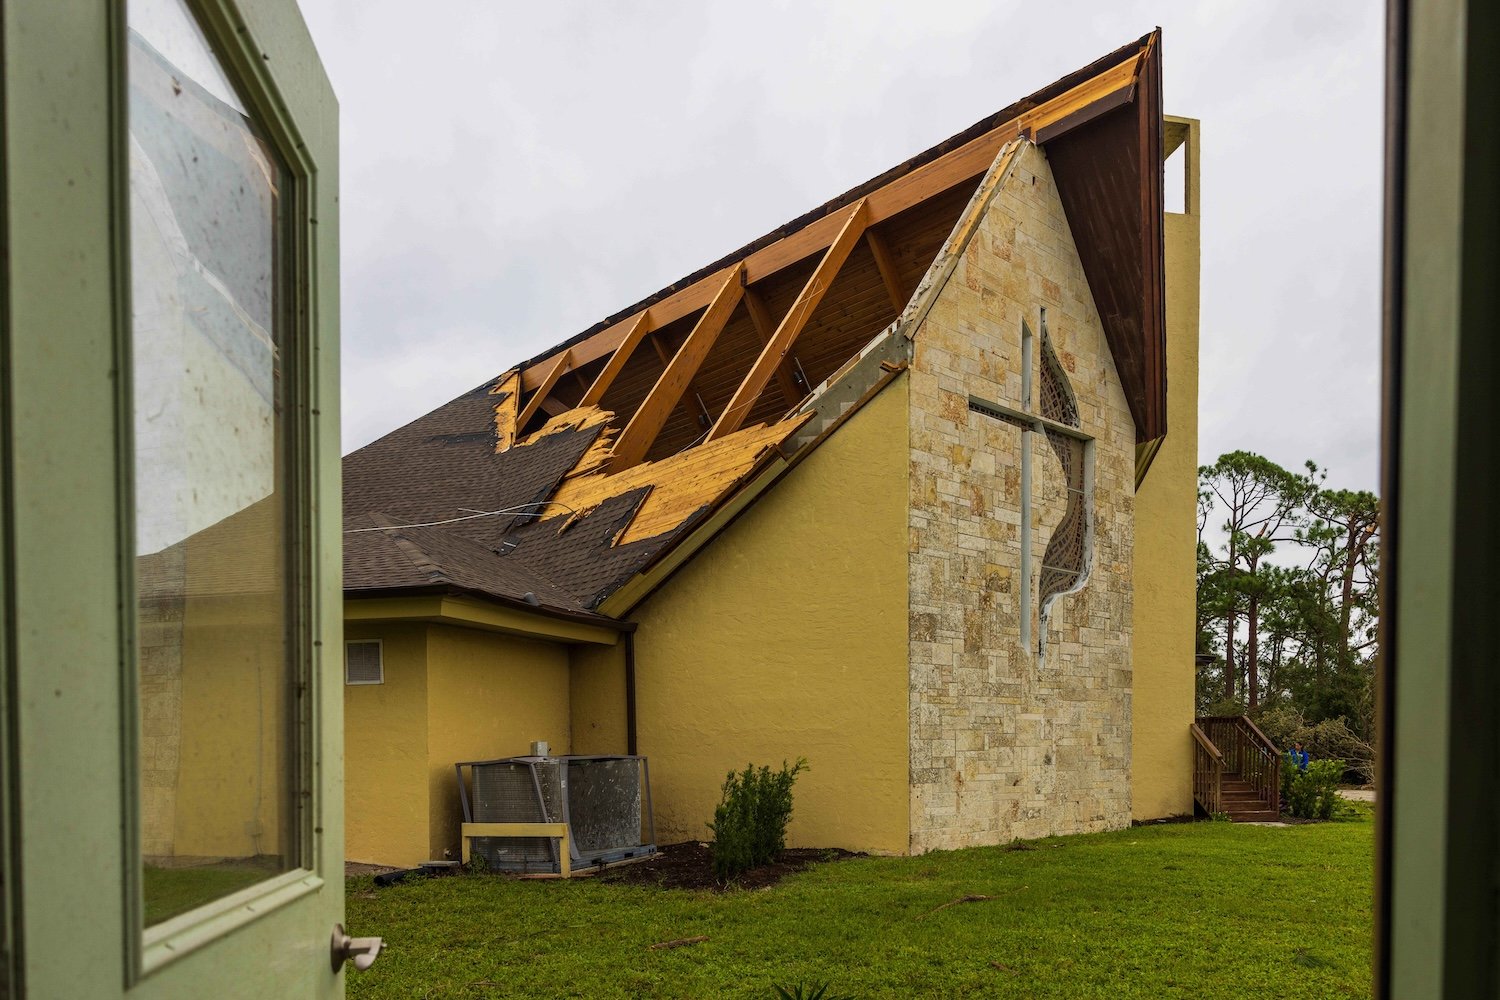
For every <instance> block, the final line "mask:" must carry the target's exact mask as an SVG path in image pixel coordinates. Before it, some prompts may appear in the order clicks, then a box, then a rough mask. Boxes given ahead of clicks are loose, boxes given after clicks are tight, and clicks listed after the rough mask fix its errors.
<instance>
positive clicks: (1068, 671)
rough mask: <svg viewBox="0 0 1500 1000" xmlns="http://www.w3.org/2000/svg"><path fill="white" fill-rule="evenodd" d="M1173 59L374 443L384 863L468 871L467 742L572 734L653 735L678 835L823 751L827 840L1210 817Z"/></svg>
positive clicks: (362, 847)
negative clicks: (1170, 103)
mask: <svg viewBox="0 0 1500 1000" xmlns="http://www.w3.org/2000/svg"><path fill="white" fill-rule="evenodd" d="M1161 74H1162V50H1161V36H1160V33H1159V32H1153V33H1151V34H1149V35H1146V36H1145V37H1143V38H1141V39H1139V40H1138V41H1134V42H1131V43H1130V44H1129V45H1126V46H1125V47H1123V48H1121V49H1119V50H1117V51H1115V52H1112V53H1110V54H1109V55H1107V56H1105V57H1104V58H1102V59H1100V60H1098V61H1096V62H1094V63H1093V64H1091V65H1089V66H1087V67H1084V68H1083V69H1081V70H1079V71H1077V72H1075V73H1073V74H1070V75H1069V76H1067V77H1064V78H1063V79H1061V80H1059V81H1057V82H1056V83H1053V84H1052V85H1050V86H1048V87H1045V88H1043V89H1042V90H1039V91H1037V92H1036V93H1034V94H1032V95H1031V96H1029V97H1026V98H1024V99H1022V100H1020V101H1018V102H1016V103H1014V104H1012V105H1010V106H1009V107H1006V108H1005V109H1003V110H1001V111H999V112H997V113H996V114H994V115H991V116H989V117H988V118H986V119H984V120H983V121H981V122H979V123H977V124H976V125H974V126H973V127H971V128H969V129H968V130H966V131H964V132H962V133H960V134H958V135H956V136H953V137H952V138H950V139H948V140H946V141H944V142H942V143H940V144H938V145H937V146H935V147H933V148H931V149H929V150H927V151H926V152H923V153H920V154H918V155H917V156H915V157H913V158H912V159H910V160H908V161H906V162H905V163H902V164H899V165H898V166H895V167H893V168H892V169H890V170H888V171H886V172H885V173H883V174H881V175H880V176H879V177H876V178H874V179H872V180H870V181H868V182H866V183H864V184H861V185H859V186H858V187H856V188H854V189H853V190H851V191H848V192H846V193H844V194H842V195H839V196H838V197H836V198H833V199H832V200H830V201H828V202H827V203H825V204H823V205H821V206H819V207H818V208H816V209H814V210H812V211H810V212H808V213H807V214H805V215H803V216H801V217H800V218H797V219H795V220H793V221H791V222H789V223H787V224H786V225H783V226H781V227H779V228H777V229H775V230H773V231H772V232H770V233H768V234H767V235H766V236H764V237H762V238H761V239H758V240H756V241H755V242H753V243H751V244H749V245H748V246H745V247H743V248H741V249H739V250H737V251H735V252H734V253H732V254H729V255H728V256H726V257H724V258H722V259H720V260H718V261H715V262H714V263H712V264H709V265H708V266H707V267H704V268H703V269H702V270H700V271H698V272H696V273H694V274H691V275H689V276H687V277H685V278H683V279H682V280H680V281H678V282H675V283H674V284H672V285H670V286H668V287H666V288H664V289H662V290H660V291H658V292H656V293H654V294H652V295H650V296H647V297H646V298H644V299H642V300H641V301H640V302H637V303H635V304H634V305H631V306H630V307H628V308H626V309H623V310H621V311H619V312H618V313H616V314H614V315H612V316H610V317H608V318H606V319H604V320H602V321H600V322H599V323H597V324H595V325H594V326H592V327H591V328H589V329H587V330H585V331H583V332H582V333H580V334H578V335H577V336H574V337H571V338H569V339H567V340H565V341H563V342H561V343H559V344H558V345H557V346H556V347H555V348H552V349H550V350H548V351H546V352H544V353H542V354H540V355H538V356H536V357H534V358H530V359H527V360H526V361H524V362H522V363H520V364H517V365H516V366H515V367H514V368H512V369H511V370H509V371H506V372H504V373H501V374H499V375H497V376H493V377H489V378H486V379H485V380H484V381H483V382H481V383H480V384H478V385H477V386H476V387H475V388H474V389H473V390H472V391H470V392H468V393H465V394H464V395H462V396H460V397H458V398H457V399H454V400H452V401H451V402H449V403H447V404H445V405H443V406H441V407H439V408H438V409H436V410H434V411H433V412H431V413H429V414H427V415H426V416H423V417H421V418H419V419H417V420H415V421H413V422H412V423H410V424H408V425H406V426H404V427H402V428H400V429H398V430H395V431H392V432H391V433H389V434H387V435H386V436H384V437H382V438H380V439H379V440H377V441H375V442H373V443H371V444H369V445H367V446H365V447H363V448H361V449H359V450H358V451H355V452H353V453H351V454H350V455H348V456H346V457H345V459H344V463H343V474H344V485H343V490H344V517H345V525H344V530H345V534H344V566H345V568H344V594H345V629H346V682H347V683H346V686H345V689H344V690H345V699H344V701H345V733H346V744H345V754H346V760H345V774H346V810H347V813H346V823H347V834H346V854H347V856H348V857H349V858H350V859H351V860H356V861H369V862H379V863H386V864H397V865H411V864H416V863H419V862H421V861H422V860H425V859H427V858H441V857H444V856H445V855H447V856H451V857H457V856H458V855H459V848H460V845H459V843H458V834H459V824H460V821H461V815H460V809H459V805H458V797H457V792H456V788H455V781H454V769H453V768H454V764H455V763H456V762H459V761H467V760H476V759H488V758H496V757H505V756H512V755H521V754H526V753H528V752H529V748H530V747H531V745H532V743H533V741H546V742H547V743H548V744H549V745H550V747H551V750H552V752H554V753H574V754H614V753H631V754H641V755H643V756H645V757H646V758H647V759H648V761H649V765H650V777H651V801H652V804H653V810H654V820H655V827H656V836H657V840H658V841H659V842H661V843H671V842H673V841H678V840H688V839H707V838H708V837H709V831H708V829H707V827H706V825H705V824H706V822H707V821H708V820H709V819H710V818H711V817H712V814H713V809H714V806H715V804H716V803H717V802H718V799H719V794H720V786H721V784H722V782H723V780H724V776H725V773H726V772H727V771H729V770H731V769H739V768H743V767H744V766H745V765H746V763H748V762H754V763H756V764H762V763H769V764H772V765H778V764H780V763H781V762H782V761H783V760H795V759H797V758H799V757H805V758H807V760H808V762H809V764H810V769H809V770H808V771H807V772H806V773H804V774H803V775H801V776H800V777H799V779H798V783H797V786H796V800H795V812H794V816H793V821H792V827H791V831H790V834H791V836H790V840H791V842H792V843H793V844H795V845H799V846H817V847H840V848H847V849H852V850H861V851H869V852H876V853H890V854H908V853H921V852H925V851H929V850H935V849H949V848H959V847H969V846H976V845H986V844H1000V843H1006V842H1009V841H1010V840H1012V839H1014V838H1018V837H1019V838H1032V837H1041V836H1047V835H1053V834H1066V833H1078V832H1087V831H1098V830H1108V829H1115V828H1119V827H1122V826H1125V825H1128V824H1129V823H1130V822H1131V821H1132V819H1147V818H1156V817H1162V816H1168V815H1176V814H1183V813H1190V812H1191V811H1192V808H1193V799H1192V788H1191V783H1192V770H1193V756H1192V748H1191V742H1190V736H1189V728H1188V727H1189V725H1190V724H1191V723H1192V721H1193V684H1194V666H1193V652H1194V648H1193V631H1194V613H1193V587H1194V565H1195V564H1194V542H1195V520H1194V514H1195V501H1196V450H1197V423H1196V409H1197V340H1198V183H1197V169H1198V126H1197V123H1196V122H1194V121H1191V120H1188V119H1178V118H1168V117H1166V116H1164V115H1163V112H1162V106H1161V94H1162V88H1161ZM1169 170H1173V171H1176V173H1175V174H1174V178H1173V179H1174V181H1176V183H1175V184H1174V185H1173V187H1174V189H1176V188H1180V189H1181V193H1182V204H1181V205H1180V206H1174V211H1171V212H1168V211H1166V205H1165V203H1164V199H1165V193H1164V192H1165V189H1166V178H1167V175H1168V171H1169ZM1179 208H1180V209H1181V210H1180V211H1179V210H1175V209H1179Z"/></svg>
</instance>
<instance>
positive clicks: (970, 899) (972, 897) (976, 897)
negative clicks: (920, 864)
mask: <svg viewBox="0 0 1500 1000" xmlns="http://www.w3.org/2000/svg"><path fill="white" fill-rule="evenodd" d="M1024 888H1026V886H1024V885H1023V886H1021V889H1024ZM1021 889H1015V890H1013V891H1014V892H1020V891H1021ZM1009 895H1011V893H1009V892H1002V893H1001V894H1000V895H999V896H985V895H982V894H980V893H977V892H971V893H969V894H968V895H967V896H960V897H959V898H958V899H950V900H949V901H948V902H946V903H944V904H943V905H942V906H939V907H937V908H936V909H932V910H928V911H927V912H926V913H924V914H922V915H921V916H919V917H917V919H918V920H926V919H927V918H928V917H930V916H932V915H933V914H934V913H941V912H943V911H944V910H946V909H947V908H948V907H950V906H958V905H960V904H962V903H987V902H989V901H990V900H992V899H999V898H1001V896H1009Z"/></svg>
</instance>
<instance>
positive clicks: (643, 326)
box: [578, 309, 651, 406]
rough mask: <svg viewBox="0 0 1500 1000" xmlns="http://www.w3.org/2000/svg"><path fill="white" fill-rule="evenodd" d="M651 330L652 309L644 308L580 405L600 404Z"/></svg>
mask: <svg viewBox="0 0 1500 1000" xmlns="http://www.w3.org/2000/svg"><path fill="white" fill-rule="evenodd" d="M650 332H651V310H650V309H643V310H641V311H640V312H638V313H636V314H635V322H634V323H632V324H631V326H630V329H629V330H628V331H627V332H626V334H625V339H623V340H621V341H620V346H619V347H617V348H615V352H614V353H613V354H611V355H610V356H609V360H608V361H606V362H604V367H603V368H602V369H600V371H599V374H598V375H596V376H595V377H594V384H593V385H591V386H589V387H588V390H587V391H586V392H584V394H583V398H581V399H580V400H579V401H578V405H579V406H598V405H599V401H600V400H601V399H603V398H604V394H605V393H606V392H608V391H609V387H610V386H611V385H613V384H614V381H615V376H617V375H619V374H620V372H621V371H622V370H623V369H624V367H625V362H627V361H629V360H630V355H631V354H633V353H634V352H635V349H636V347H638V346H639V345H640V342H641V341H642V340H643V339H644V338H645V336H646V335H647V334H648V333H650Z"/></svg>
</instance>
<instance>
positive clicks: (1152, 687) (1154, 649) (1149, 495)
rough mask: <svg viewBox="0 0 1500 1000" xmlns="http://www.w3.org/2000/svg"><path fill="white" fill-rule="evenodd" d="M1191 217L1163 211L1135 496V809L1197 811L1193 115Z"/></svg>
mask: <svg viewBox="0 0 1500 1000" xmlns="http://www.w3.org/2000/svg"><path fill="white" fill-rule="evenodd" d="M1188 143H1189V148H1188V150H1187V152H1188V154H1189V156H1188V161H1187V164H1188V171H1189V177H1188V184H1187V193H1188V197H1187V206H1186V207H1187V209H1188V214H1177V213H1168V215H1167V217H1166V270H1167V275H1166V278H1167V436H1166V440H1165V441H1164V442H1163V443H1162V446H1161V450H1160V451H1159V452H1157V455H1156V459H1155V461H1154V462H1153V463H1152V465H1151V470H1150V472H1149V473H1148V474H1147V475H1146V478H1145V481H1144V482H1142V483H1141V485H1140V488H1139V490H1138V491H1137V493H1136V508H1135V509H1136V529H1135V530H1136V536H1135V537H1136V550H1135V551H1136V565H1135V648H1134V651H1133V655H1132V659H1133V661H1134V665H1135V690H1134V705H1133V709H1134V733H1133V737H1132V740H1131V785H1132V789H1131V792H1132V815H1133V817H1134V818H1135V819H1154V818H1157V817H1160V816H1174V815H1180V814H1183V813H1190V812H1192V810H1193V794H1192V773H1193V752H1192V744H1191V742H1190V739H1191V737H1189V735H1188V724H1189V723H1191V722H1192V721H1193V684H1194V667H1193V628H1194V620H1195V615H1194V604H1195V601H1196V600H1197V595H1196V592H1195V590H1194V587H1195V571H1196V554H1195V545H1196V538H1197V535H1196V522H1195V517H1196V511H1197V494H1198V274H1199V242H1198V238H1199V216H1198V183H1197V176H1196V174H1197V162H1198V160H1197V154H1198V150H1197V144H1198V143H1197V122H1192V123H1191V131H1190V136H1189V139H1188Z"/></svg>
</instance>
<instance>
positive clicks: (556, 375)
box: [516, 351, 572, 434]
mask: <svg viewBox="0 0 1500 1000" xmlns="http://www.w3.org/2000/svg"><path fill="white" fill-rule="evenodd" d="M571 358H572V353H571V352H570V351H563V352H562V353H561V354H559V355H558V356H557V359H556V360H555V361H553V362H552V367H551V368H550V369H548V371H547V374H546V375H544V376H542V382H541V384H540V385H538V386H537V387H536V392H534V393H532V394H531V401H530V402H528V403H527V404H526V409H524V410H522V411H521V415H520V416H519V417H517V418H516V433H517V434H523V433H525V431H526V425H527V424H528V423H530V422H531V418H532V417H534V416H536V412H537V411H538V410H540V409H541V408H542V402H543V400H545V399H546V398H547V397H548V396H550V395H551V394H552V390H553V388H554V387H555V386H556V385H557V380H558V379H560V378H562V375H563V372H565V371H567V370H568V362H569V360H570V359H571Z"/></svg>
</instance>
